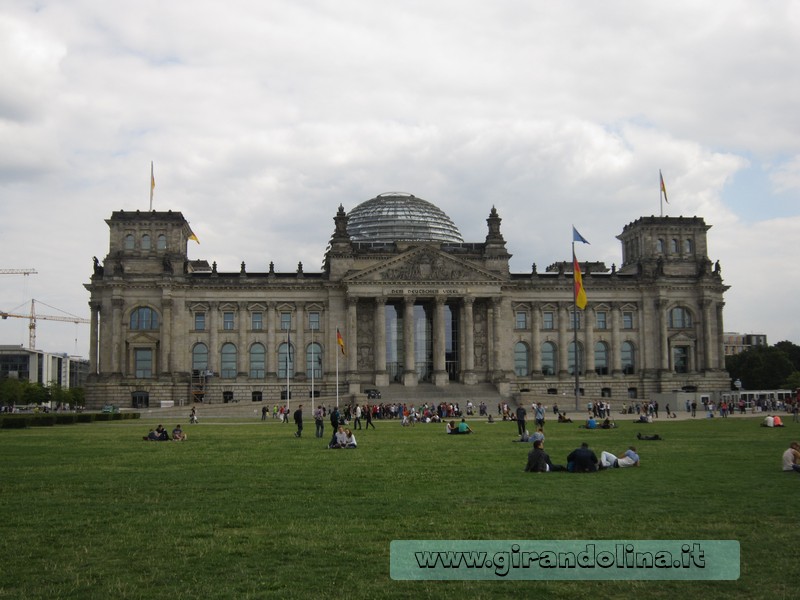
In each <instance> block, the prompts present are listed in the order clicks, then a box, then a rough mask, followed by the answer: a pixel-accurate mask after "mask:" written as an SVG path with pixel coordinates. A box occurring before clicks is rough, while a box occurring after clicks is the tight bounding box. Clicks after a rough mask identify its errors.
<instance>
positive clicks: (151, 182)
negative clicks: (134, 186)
mask: <svg viewBox="0 0 800 600" xmlns="http://www.w3.org/2000/svg"><path fill="white" fill-rule="evenodd" d="M155 187H156V178H155V177H154V176H153V161H152V160H151V161H150V212H153V189H155Z"/></svg>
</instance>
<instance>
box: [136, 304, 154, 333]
mask: <svg viewBox="0 0 800 600" xmlns="http://www.w3.org/2000/svg"><path fill="white" fill-rule="evenodd" d="M155 329H158V313H157V312H156V311H154V310H153V309H152V308H149V307H147V306H140V307H139V308H135V309H134V310H133V312H132V313H131V330H133V331H141V330H144V331H152V330H155Z"/></svg>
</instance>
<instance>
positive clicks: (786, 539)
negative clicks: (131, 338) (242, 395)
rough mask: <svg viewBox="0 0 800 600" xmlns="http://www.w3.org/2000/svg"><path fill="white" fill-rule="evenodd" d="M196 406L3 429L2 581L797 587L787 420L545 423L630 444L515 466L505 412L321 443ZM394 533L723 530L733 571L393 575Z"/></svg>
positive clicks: (246, 589) (510, 535) (689, 533)
mask: <svg viewBox="0 0 800 600" xmlns="http://www.w3.org/2000/svg"><path fill="white" fill-rule="evenodd" d="M210 420H211V419H208V420H207V421H206V422H204V423H202V424H201V425H196V426H191V427H186V426H185V429H186V430H187V432H188V434H189V440H188V441H187V442H185V443H173V442H169V443H156V442H144V441H142V435H144V434H145V433H146V432H147V429H148V428H149V427H150V426H151V425H150V423H149V422H147V421H128V422H112V423H93V424H78V425H70V426H56V427H41V428H31V429H27V430H20V431H17V430H0V455H1V456H2V461H3V463H2V469H0V473H1V474H2V475H1V477H2V479H1V480H0V486H1V487H0V510H1V511H2V515H3V517H4V518H3V519H2V531H1V532H0V533H1V535H0V540H2V541H0V545H1V546H0V547H2V550H3V552H2V556H3V558H2V560H3V563H2V569H0V598H51V599H52V598H80V599H83V598H145V597H148V598H151V597H156V596H157V597H160V598H164V597H172V598H184V597H186V598H189V597H197V598H272V597H274V598H339V597H341V598H345V599H348V600H350V599H355V598H428V597H430V598H458V599H463V598H498V599H499V598H513V597H522V596H523V595H524V596H526V597H536V596H539V597H543V598H544V597H546V598H591V599H592V600H597V599H601V598H633V597H635V598H669V599H670V600H675V599H676V598H694V597H703V599H704V600H711V599H714V598H725V599H726V600H730V599H732V598H770V599H777V598H796V597H798V591H797V588H796V583H797V580H798V577H797V576H798V573H800V568H798V567H797V561H796V560H794V559H789V558H788V557H796V551H797V543H798V541H800V536H798V529H797V523H798V519H797V498H798V490H800V476H797V475H795V474H792V473H782V472H781V471H780V458H781V453H782V452H783V450H784V449H785V448H786V447H787V446H788V443H789V441H791V440H792V439H798V438H800V426H798V425H797V424H794V423H791V422H790V423H788V426H787V427H786V428H785V429H783V430H766V429H764V428H761V427H759V426H758V424H759V422H760V419H757V420H753V419H727V420H723V419H714V420H705V419H702V420H701V419H698V420H696V421H687V422H672V423H662V424H657V425H650V426H639V425H635V424H632V423H628V422H623V423H620V427H619V429H616V430H611V431H593V432H586V431H585V430H580V429H578V428H577V426H575V425H567V424H564V425H560V424H555V423H553V424H548V426H547V428H546V430H545V434H546V435H547V441H546V444H545V446H546V449H547V450H548V452H549V453H550V455H551V456H552V457H553V459H554V462H560V463H564V462H565V457H566V454H567V453H568V452H569V451H570V450H572V449H573V448H574V447H575V446H576V445H578V444H579V443H580V442H581V441H583V440H586V441H588V442H589V443H590V444H591V446H592V447H593V448H594V449H595V450H596V451H597V452H598V454H599V451H600V450H610V451H613V452H618V451H621V450H623V449H624V448H625V447H626V446H627V445H629V444H631V443H634V444H636V445H637V446H638V448H639V451H640V454H641V456H642V467H641V468H639V469H617V470H609V471H603V472H600V473H597V474H591V475H578V474H568V473H550V474H530V473H525V472H523V467H524V464H525V459H526V454H527V451H528V448H529V447H528V445H527V444H516V443H512V442H511V440H513V439H515V437H516V425H514V424H513V423H496V424H494V425H488V424H485V423H483V422H481V421H473V422H472V425H473V429H475V430H476V433H475V435H472V436H446V435H444V433H443V430H444V427H443V426H433V425H420V426H417V427H414V428H402V427H400V425H399V423H398V422H396V421H395V422H377V423H376V425H377V430H375V431H373V430H370V431H362V432H356V433H357V437H358V441H359V448H358V449H357V450H338V451H333V450H326V449H325V448H324V446H325V442H326V441H327V436H328V435H329V434H330V427H329V426H327V427H326V439H325V440H324V441H322V442H321V441H320V440H318V439H316V438H314V437H313V423H311V424H307V425H306V431H305V434H306V436H307V437H303V438H302V439H296V438H294V437H293V436H292V433H293V431H294V427H293V426H292V425H281V424H278V423H277V422H274V421H270V422H267V423H266V424H263V423H261V422H260V421H254V422H253V423H248V424H233V423H227V422H220V423H210V422H209V421H210ZM165 424H166V423H165ZM169 426H170V428H171V426H172V424H171V423H170V424H169ZM637 431H642V432H645V433H654V432H657V433H659V434H661V435H662V436H663V437H664V438H665V439H664V441H660V442H637V441H636V439H635V436H636V433H637ZM394 539H443V540H447V539H484V540H506V539H509V540H511V539H514V540H516V539H529V540H537V539H565V540H569V539H633V540H636V539H707V540H716V539H724V540H730V539H732V540H738V541H739V542H740V543H741V577H740V579H739V580H738V581H722V582H699V581H694V582H620V581H606V582H586V581H576V582H537V581H524V582H512V581H477V582H467V581H464V582H460V581H459V582H437V581H427V582H414V581H393V580H392V579H391V578H390V577H389V543H390V541H391V540H394Z"/></svg>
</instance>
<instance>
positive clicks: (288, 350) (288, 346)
mask: <svg viewBox="0 0 800 600" xmlns="http://www.w3.org/2000/svg"><path fill="white" fill-rule="evenodd" d="M291 327H292V324H291V322H289V327H288V328H287V329H286V412H287V413H288V412H289V398H290V393H291V392H289V357H290V356H291V354H292V341H291V337H290V335H289V331H290V329H291Z"/></svg>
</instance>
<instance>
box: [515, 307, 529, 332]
mask: <svg viewBox="0 0 800 600" xmlns="http://www.w3.org/2000/svg"><path fill="white" fill-rule="evenodd" d="M527 328H528V313H526V312H525V311H524V310H518V311H517V313H516V319H515V320H514V329H527Z"/></svg>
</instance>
